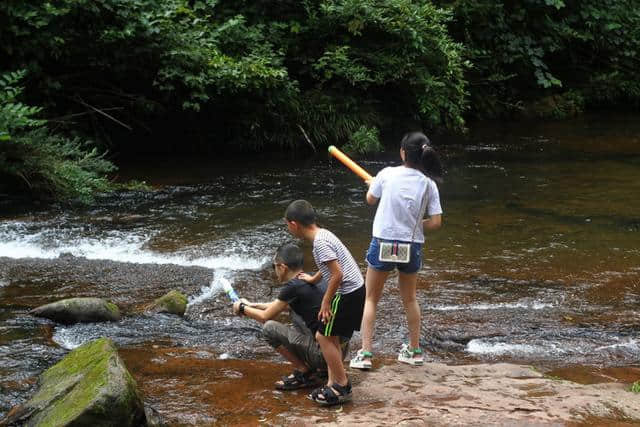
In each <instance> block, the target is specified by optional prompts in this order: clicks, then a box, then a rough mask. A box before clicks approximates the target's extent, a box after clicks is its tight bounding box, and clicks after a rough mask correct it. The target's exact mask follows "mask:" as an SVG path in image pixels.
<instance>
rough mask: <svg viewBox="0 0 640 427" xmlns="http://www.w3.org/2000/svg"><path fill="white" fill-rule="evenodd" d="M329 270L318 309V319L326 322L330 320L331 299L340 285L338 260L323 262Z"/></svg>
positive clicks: (340, 271) (340, 270) (340, 274)
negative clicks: (327, 280)
mask: <svg viewBox="0 0 640 427" xmlns="http://www.w3.org/2000/svg"><path fill="white" fill-rule="evenodd" d="M325 264H326V265H327V267H328V268H329V271H330V272H331V276H330V277H329V283H328V284H327V290H326V292H325V293H324V297H322V305H321V306H320V311H319V312H318V320H320V321H322V322H323V323H327V322H328V321H329V320H331V316H332V315H331V301H332V300H333V297H334V295H335V294H336V292H337V291H338V288H339V287H340V283H342V268H341V267H340V264H338V260H335V259H334V260H331V261H327V262H326V263H325Z"/></svg>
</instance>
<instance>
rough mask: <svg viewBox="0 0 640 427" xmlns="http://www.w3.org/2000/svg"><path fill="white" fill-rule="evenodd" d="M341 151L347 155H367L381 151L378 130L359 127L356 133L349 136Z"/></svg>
mask: <svg viewBox="0 0 640 427" xmlns="http://www.w3.org/2000/svg"><path fill="white" fill-rule="evenodd" d="M343 149H344V151H345V152H347V153H349V154H367V153H377V152H379V151H382V144H381V143H380V132H379V131H378V128H375V127H372V128H369V127H366V126H360V128H359V129H358V130H357V131H355V132H354V133H353V134H351V138H349V143H348V144H346V145H345V146H344V147H343Z"/></svg>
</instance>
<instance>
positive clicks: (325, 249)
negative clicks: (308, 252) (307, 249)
mask: <svg viewBox="0 0 640 427" xmlns="http://www.w3.org/2000/svg"><path fill="white" fill-rule="evenodd" d="M313 252H314V258H315V260H316V262H321V263H323V264H324V263H325V262H329V261H333V260H335V259H338V254H337V253H336V251H335V249H333V247H332V246H331V245H330V244H329V242H328V241H327V240H324V239H318V240H316V241H315V242H314V245H313Z"/></svg>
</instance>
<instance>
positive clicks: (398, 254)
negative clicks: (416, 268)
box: [378, 241, 411, 264]
mask: <svg viewBox="0 0 640 427" xmlns="http://www.w3.org/2000/svg"><path fill="white" fill-rule="evenodd" d="M378 242H379V243H380V253H379V254H378V260H380V261H382V262H399V263H401V264H407V263H408V262H409V260H410V259H411V243H400V242H382V241H378Z"/></svg>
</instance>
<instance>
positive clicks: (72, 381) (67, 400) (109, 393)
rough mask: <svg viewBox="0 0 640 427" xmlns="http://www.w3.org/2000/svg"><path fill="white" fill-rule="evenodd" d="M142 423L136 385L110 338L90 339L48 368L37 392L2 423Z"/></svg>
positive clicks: (142, 412)
mask: <svg viewBox="0 0 640 427" xmlns="http://www.w3.org/2000/svg"><path fill="white" fill-rule="evenodd" d="M144 422H145V412H144V405H143V403H142V397H141V395H140V393H139V392H138V389H137V385H136V382H135V380H134V379H133V377H132V376H131V374H129V372H128V371H127V368H126V367H125V366H124V363H123V362H122V359H120V357H119V356H118V352H117V350H116V348H115V346H114V344H113V342H112V341H111V340H110V339H108V338H100V339H97V340H94V341H91V342H88V343H86V344H84V345H82V346H80V347H78V348H77V349H75V350H73V351H72V352H71V353H69V354H68V355H67V356H65V357H64V358H63V359H62V360H61V361H60V362H58V363H57V364H55V365H54V366H52V367H51V368H49V369H47V370H46V371H45V372H44V373H43V374H42V375H41V376H40V378H39V388H38V391H37V392H36V394H35V395H34V396H33V397H32V398H31V399H30V400H29V401H27V402H26V403H25V404H23V405H21V406H18V407H15V408H14V409H12V410H11V412H9V415H8V416H7V418H5V419H4V420H2V421H0V425H9V426H11V425H27V426H39V425H47V426H49V425H51V426H63V425H64V426H123V427H125V426H138V425H142V424H143V423H144Z"/></svg>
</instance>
